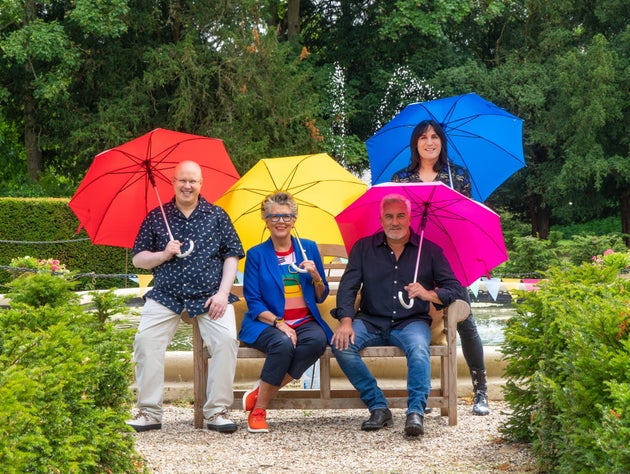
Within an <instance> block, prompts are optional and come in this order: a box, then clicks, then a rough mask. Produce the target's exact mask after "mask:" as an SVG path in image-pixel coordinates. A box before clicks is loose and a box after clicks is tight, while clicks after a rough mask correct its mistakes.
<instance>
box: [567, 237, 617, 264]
mask: <svg viewBox="0 0 630 474" xmlns="http://www.w3.org/2000/svg"><path fill="white" fill-rule="evenodd" d="M607 249H612V250H614V251H617V252H625V251H626V246H625V244H624V242H623V238H622V235H621V234H605V235H595V234H583V235H574V236H573V238H572V239H571V244H570V245H568V246H567V247H566V252H567V253H566V256H567V259H568V260H569V262H571V263H572V264H573V265H579V264H580V263H582V262H589V261H590V260H591V259H592V257H593V255H597V254H603V253H604V251H606V250H607Z"/></svg>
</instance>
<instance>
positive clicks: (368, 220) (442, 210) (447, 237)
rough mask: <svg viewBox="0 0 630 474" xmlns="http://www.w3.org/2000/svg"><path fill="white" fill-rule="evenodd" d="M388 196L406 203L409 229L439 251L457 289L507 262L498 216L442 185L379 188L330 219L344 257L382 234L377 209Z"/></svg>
mask: <svg viewBox="0 0 630 474" xmlns="http://www.w3.org/2000/svg"><path fill="white" fill-rule="evenodd" d="M388 194H401V195H403V196H404V197H406V198H407V199H409V200H410V201H411V227H412V228H413V229H414V230H415V231H416V233H417V234H419V235H420V237H421V239H422V238H426V239H427V240H430V241H431V242H433V243H435V244H437V245H439V246H440V247H441V248H442V250H443V251H444V256H445V257H446V259H447V260H448V261H449V263H450V264H451V268H452V269H453V272H454V273H455V276H456V277H457V279H458V280H459V281H460V282H461V284H462V285H464V286H469V285H470V284H471V283H473V282H474V281H475V280H476V279H477V278H479V277H481V276H484V275H488V274H489V273H490V270H492V269H493V268H494V267H496V266H497V265H500V264H501V263H503V262H505V261H506V260H507V259H508V254H507V250H506V248H505V242H504V240H503V232H502V230H501V222H500V219H499V215H498V214H496V213H495V212H494V211H492V210H491V209H490V208H488V207H486V206H484V205H483V204H481V203H478V202H476V201H473V200H472V199H469V198H467V197H466V196H464V195H462V194H460V193H458V192H457V191H455V190H453V189H451V188H450V187H448V186H447V185H446V184H444V183H441V182H432V183H383V184H377V185H375V186H372V187H371V188H370V189H368V190H367V191H366V192H365V194H363V195H362V196H361V197H359V198H358V199H357V200H356V201H354V202H353V203H352V204H350V205H349V206H348V207H347V208H346V209H344V210H343V211H341V213H339V214H338V215H337V217H335V219H336V220H337V224H338V225H339V230H340V232H341V235H342V236H343V240H344V242H345V244H346V249H347V250H348V253H349V252H350V249H351V248H352V246H353V245H354V243H355V242H356V241H357V240H358V239H359V238H361V237H365V236H368V235H371V234H373V233H375V232H377V231H379V230H381V229H382V227H381V224H380V220H379V217H380V204H381V200H382V199H383V197H385V196H386V195H388ZM421 241H422V240H421ZM419 252H422V247H420V249H419ZM419 261H420V254H418V262H419ZM416 275H417V267H416Z"/></svg>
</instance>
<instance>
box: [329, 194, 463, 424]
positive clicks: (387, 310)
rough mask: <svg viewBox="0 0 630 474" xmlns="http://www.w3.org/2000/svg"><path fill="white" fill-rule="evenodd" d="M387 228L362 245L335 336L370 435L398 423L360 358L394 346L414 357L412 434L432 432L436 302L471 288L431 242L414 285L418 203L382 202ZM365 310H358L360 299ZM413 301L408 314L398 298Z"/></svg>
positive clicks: (353, 258)
mask: <svg viewBox="0 0 630 474" xmlns="http://www.w3.org/2000/svg"><path fill="white" fill-rule="evenodd" d="M380 221H381V225H382V227H383V230H382V231H379V232H377V233H375V234H373V235H371V236H368V237H364V238H362V239H360V240H359V241H357V242H356V244H355V245H354V246H353V247H352V250H351V251H350V255H349V258H348V265H347V267H346V271H345V272H344V274H343V277H342V278H341V281H340V283H339V289H338V291H337V308H335V310H334V311H333V313H334V314H333V315H334V316H335V317H336V318H337V319H339V320H340V322H341V324H340V325H339V327H338V328H337V330H336V331H335V334H334V336H333V338H332V349H333V353H334V354H335V357H336V359H337V362H338V363H339V366H340V367H341V369H342V370H343V372H344V373H345V374H346V376H347V377H348V380H350V382H351V383H352V385H353V386H354V387H355V388H356V389H357V390H358V392H359V396H360V397H361V400H363V402H364V403H365V404H366V405H367V407H368V409H369V410H370V418H369V419H368V420H366V421H365V422H363V424H362V426H361V429H362V430H367V431H369V430H378V429H381V428H383V427H384V426H391V425H392V424H393V419H392V414H391V412H390V410H389V408H388V402H387V399H386V398H385V396H384V394H383V392H382V390H381V389H380V388H379V387H378V384H377V381H376V379H375V378H374V376H373V375H372V373H371V372H370V371H369V369H368V368H367V366H366V364H365V362H364V361H363V359H362V358H361V355H360V354H359V352H360V351H361V350H362V349H364V348H365V347H368V346H379V345H394V346H398V347H400V348H401V349H402V350H403V351H404V352H405V354H406V356H407V365H408V376H407V390H408V394H409V398H408V407H407V412H406V416H407V420H406V423H405V434H406V435H407V436H419V435H421V434H424V410H425V408H426V402H427V397H428V396H429V390H430V388H431V363H430V353H429V345H430V343H431V329H430V326H431V316H429V309H430V304H432V303H433V304H434V305H435V306H436V307H437V308H438V309H440V308H442V307H444V306H448V305H449V304H451V303H452V302H453V301H455V299H458V298H461V297H462V294H463V291H464V289H463V288H462V286H461V284H460V283H459V280H457V278H456V277H455V275H454V273H453V271H452V269H451V266H450V265H449V263H448V261H447V260H446V258H445V257H444V254H443V252H442V249H441V248H440V247H439V246H437V245H436V244H434V243H432V242H430V241H428V240H427V239H424V240H423V243H422V252H421V258H420V266H419V271H418V277H417V281H416V282H414V281H413V280H414V273H415V267H416V258H417V255H418V252H419V251H420V249H419V247H418V246H419V243H420V238H419V236H418V235H417V234H416V233H415V232H413V231H412V230H411V228H410V226H409V225H410V222H411V204H410V202H409V200H408V199H407V198H405V197H404V196H400V195H389V196H385V197H384V198H383V200H382V201H381V213H380ZM359 291H360V292H361V299H360V305H359V308H358V310H357V311H355V302H356V298H357V295H358V293H359ZM400 291H402V293H403V294H404V295H405V296H406V297H408V298H411V299H412V300H413V303H414V304H413V305H412V306H411V307H410V308H406V307H405V306H403V304H401V301H399V297H398V293H399V292H400Z"/></svg>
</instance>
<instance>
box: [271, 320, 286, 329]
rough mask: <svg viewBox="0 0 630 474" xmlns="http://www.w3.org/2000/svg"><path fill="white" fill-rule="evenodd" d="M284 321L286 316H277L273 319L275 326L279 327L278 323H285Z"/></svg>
mask: <svg viewBox="0 0 630 474" xmlns="http://www.w3.org/2000/svg"><path fill="white" fill-rule="evenodd" d="M283 322H284V318H276V319H274V320H273V327H274V328H275V327H278V323H283Z"/></svg>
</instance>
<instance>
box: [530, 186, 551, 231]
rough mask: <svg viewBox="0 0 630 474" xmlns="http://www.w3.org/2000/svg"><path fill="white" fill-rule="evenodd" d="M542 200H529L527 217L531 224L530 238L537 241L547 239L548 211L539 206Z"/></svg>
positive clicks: (536, 198)
mask: <svg viewBox="0 0 630 474" xmlns="http://www.w3.org/2000/svg"><path fill="white" fill-rule="evenodd" d="M541 201H542V198H541V197H540V196H532V197H531V198H530V199H529V215H530V219H531V223H532V236H534V237H538V238H539V239H547V238H548V237H549V220H550V218H549V211H548V210H547V208H545V207H542V206H541V205H540V203H541Z"/></svg>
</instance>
